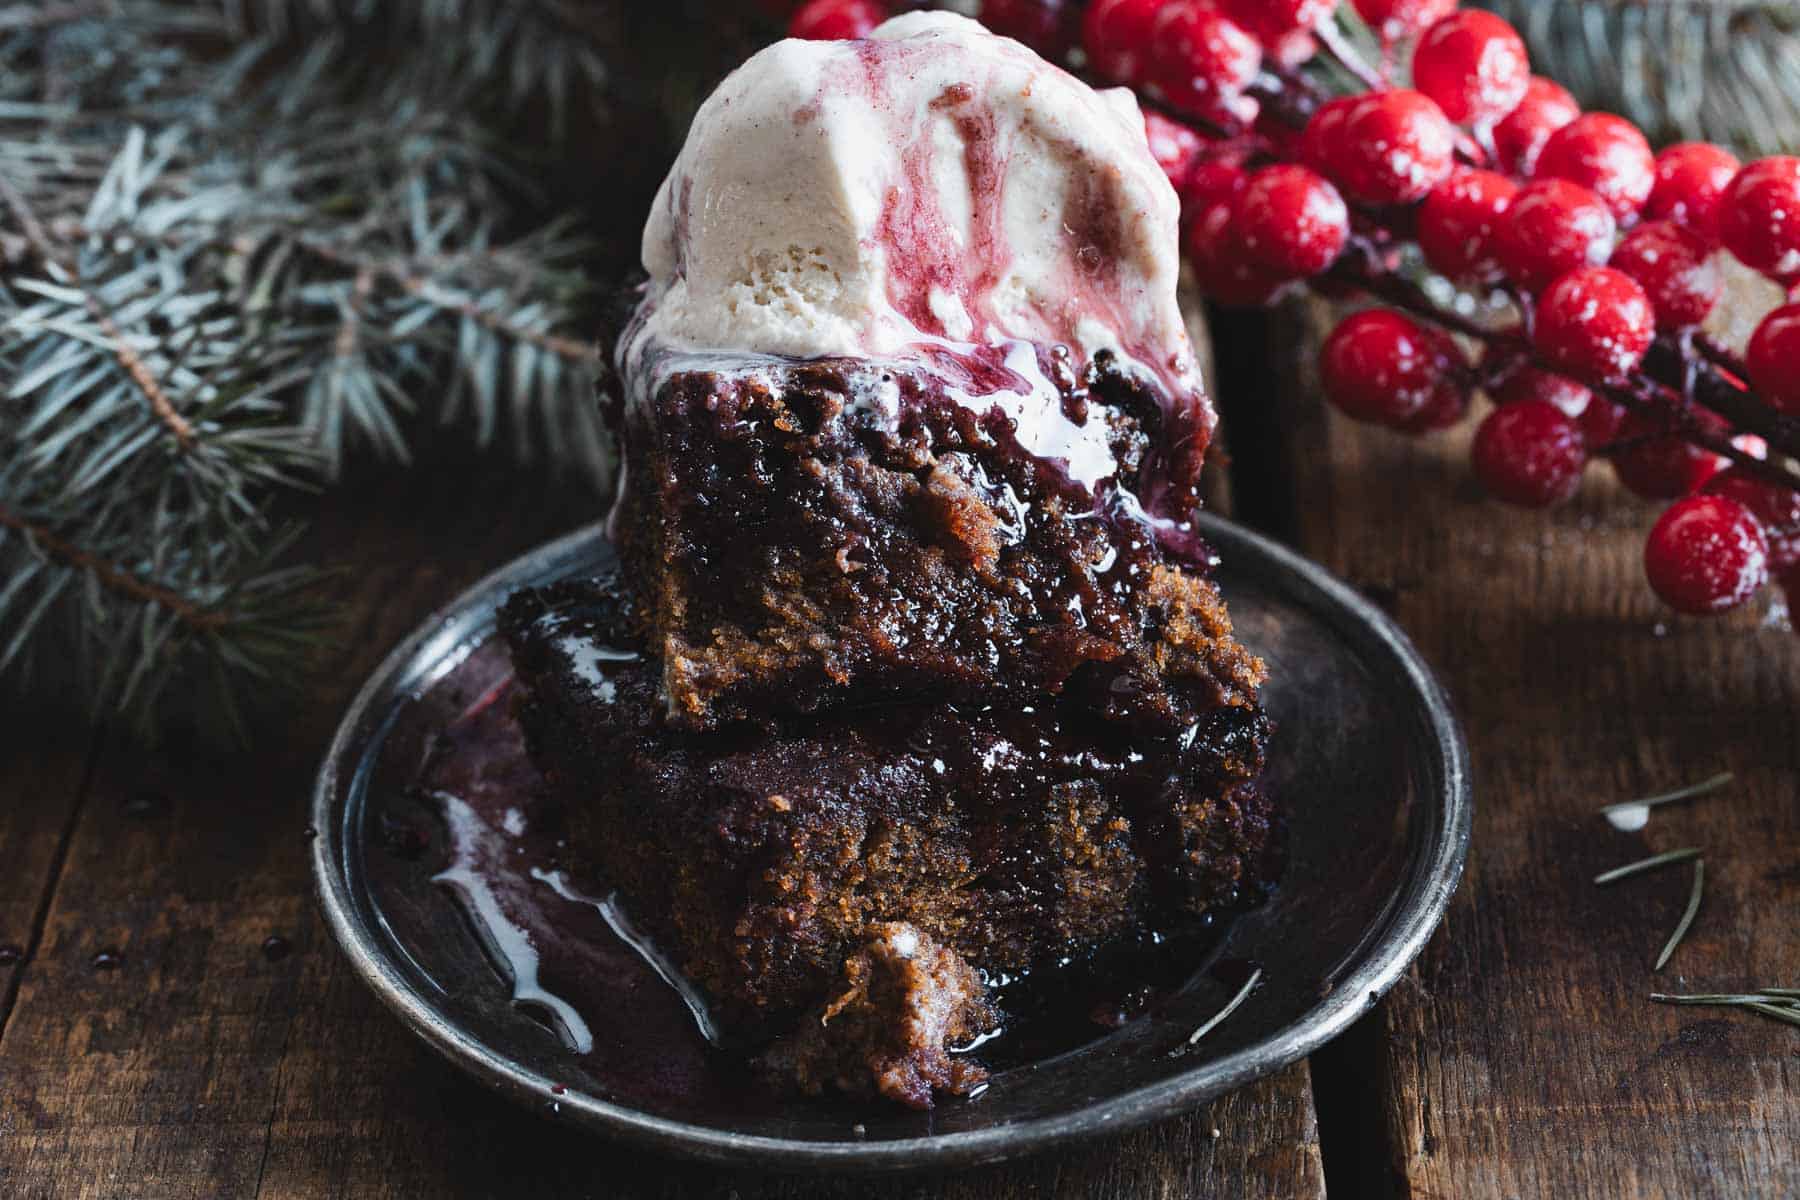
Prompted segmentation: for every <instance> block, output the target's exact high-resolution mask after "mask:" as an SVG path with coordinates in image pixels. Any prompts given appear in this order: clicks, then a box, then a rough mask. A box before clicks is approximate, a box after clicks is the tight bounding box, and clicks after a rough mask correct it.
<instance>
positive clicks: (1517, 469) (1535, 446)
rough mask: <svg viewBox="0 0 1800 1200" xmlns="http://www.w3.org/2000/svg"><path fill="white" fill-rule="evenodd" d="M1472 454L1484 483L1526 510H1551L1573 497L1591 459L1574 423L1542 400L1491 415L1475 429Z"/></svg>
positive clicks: (1505, 408)
mask: <svg viewBox="0 0 1800 1200" xmlns="http://www.w3.org/2000/svg"><path fill="white" fill-rule="evenodd" d="M1470 457H1471V460H1472V461H1473V463H1474V466H1475V477H1476V478H1477V479H1479V480H1481V486H1483V487H1484V488H1486V489H1487V490H1488V491H1489V492H1490V493H1492V494H1493V495H1494V496H1495V497H1496V498H1497V499H1500V500H1504V501H1506V503H1508V504H1517V505H1521V506H1523V507H1525V508H1548V507H1550V506H1551V505H1553V504H1561V503H1562V502H1563V501H1565V500H1567V499H1568V498H1569V497H1571V496H1573V495H1574V494H1575V492H1576V490H1577V489H1578V488H1580V487H1581V473H1582V471H1583V470H1585V469H1586V468H1587V458H1588V456H1587V444H1586V442H1585V441H1584V440H1583V438H1582V436H1581V430H1580V429H1579V428H1577V427H1576V425H1575V422H1574V421H1572V420H1570V419H1569V418H1568V416H1567V415H1566V414H1564V413H1563V412H1561V411H1560V410H1558V409H1557V408H1556V407H1555V406H1554V405H1551V404H1546V403H1545V402H1544V401H1542V400H1526V401H1524V402H1522V403H1519V404H1508V405H1505V406H1503V407H1501V408H1496V409H1495V410H1494V411H1493V412H1491V413H1489V414H1488V415H1487V418H1486V419H1485V420H1483V421H1482V422H1481V427H1480V428H1479V429H1477V430H1476V431H1475V444H1474V446H1473V447H1472V449H1471V451H1470Z"/></svg>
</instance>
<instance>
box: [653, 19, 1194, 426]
mask: <svg viewBox="0 0 1800 1200" xmlns="http://www.w3.org/2000/svg"><path fill="white" fill-rule="evenodd" d="M1178 216H1179V204H1178V202H1177V200H1176V197H1175V193H1174V189H1173V188H1172V187H1170V185H1169V182H1168V179H1167V178H1166V177H1165V175H1164V174H1163V172H1162V170H1161V168H1160V167H1159V166H1158V165H1157V163H1156V161H1155V160H1154V159H1153V158H1152V157H1151V155H1150V151H1149V147H1148V145H1147V143H1146V140H1145V135H1144V124H1143V118H1142V115H1141V114H1140V113H1139V111H1138V107H1137V103H1136V101H1135V100H1134V99H1133V97H1132V96H1131V94H1130V93H1129V92H1127V91H1125V90H1123V89H1118V90H1112V91H1103V92H1097V91H1095V90H1093V89H1092V88H1089V87H1088V86H1087V85H1086V84H1083V83H1082V82H1080V81H1079V80H1077V79H1075V78H1074V77H1073V76H1071V75H1069V74H1067V73H1066V72H1064V71H1062V70H1059V69H1058V68H1056V67H1054V66H1052V65H1051V64H1049V63H1047V62H1045V61H1044V60H1043V59H1041V58H1039V57H1038V56H1037V55H1036V54H1034V53H1032V52H1031V51H1030V50H1028V49H1026V48H1025V47H1024V46H1022V45H1020V44H1019V43H1017V42H1015V41H1012V40H1011V39H1009V38H1002V37H997V36H995V35H993V34H991V33H989V32H987V31H986V30H985V29H983V28H982V27H981V26H980V25H979V24H977V23H975V22H974V21H971V20H969V19H967V18H965V17H960V16H956V15H953V14H949V13H942V12H921V13H911V14H907V15H905V16H900V17H896V18H894V19H892V20H890V21H888V22H887V23H885V24H884V25H882V26H881V27H880V28H879V29H877V30H876V31H875V33H874V35H873V36H872V37H871V38H870V39H868V40H866V41H854V42H851V41H841V42H809V41H796V40H789V41H783V42H778V43H776V44H775V45H772V46H770V47H768V48H766V49H764V50H763V51H761V52H760V53H758V54H757V55H755V56H754V57H753V58H751V59H750V60H749V61H748V62H746V63H745V64H744V65H743V66H742V67H740V68H738V69H737V70H736V71H735V72H733V73H732V74H731V75H730V76H729V77H728V78H727V79H726V80H725V81H724V82H723V83H722V84H721V85H720V86H719V88H718V90H717V91H716V92H714V93H713V95H712V96H711V97H710V98H709V99H708V100H707V101H706V103H705V104H704V105H702V106H701V108H700V111H699V113H698V115H697V116H696V117H695V119H694V123H693V128H692V130H691V131H690V132H689V134H688V139H687V143H686V145H685V146H684V148H683V149H682V151H681V154H680V156H679V157H678V158H677V160H676V162H675V166H674V169H673V170H672V171H671V172H670V173H669V176H668V178H667V179H666V180H665V181H664V182H663V185H662V189H661V191H660V193H659V194H658V197H657V200H656V203H655V206H654V208H653V209H652V212H651V216H650V220H649V222H648V225H647V226H646V228H645V230H644V243H643V257H644V266H645V268H646V269H647V270H648V272H649V274H650V277H651V278H650V284H649V287H648V290H647V294H646V300H645V304H644V306H643V309H642V311H641V314H640V320H639V324H638V327H637V329H636V330H635V332H634V335H633V345H634V346H642V345H645V344H656V345H658V346H661V347H665V348H668V349H671V350H723V351H737V352H746V353H753V354H768V355H786V356H796V357H816V356H826V355H849V356H862V357H894V356H904V355H905V353H906V351H907V349H908V348H909V347H913V346H917V345H920V344H922V343H933V342H936V343H944V342H950V343H961V344H970V343H973V344H979V345H993V344H997V343H1001V342H1005V341H1011V340H1021V341H1031V342H1038V343H1060V344H1063V345H1067V346H1069V347H1070V348H1071V349H1073V350H1076V351H1078V352H1081V353H1083V354H1085V355H1092V354H1093V353H1094V352H1096V351H1098V350H1100V349H1102V348H1110V349H1112V350H1114V351H1115V352H1118V353H1121V354H1123V355H1124V356H1126V357H1127V358H1128V359H1129V360H1131V361H1134V362H1136V363H1138V364H1139V365H1141V366H1142V367H1144V368H1145V369H1148V370H1150V371H1153V372H1155V373H1156V374H1157V375H1158V376H1160V377H1162V378H1163V379H1164V380H1165V382H1167V383H1168V384H1170V385H1173V387H1174V389H1175V390H1177V391H1185V392H1192V393H1194V394H1196V395H1197V394H1198V393H1199V388H1200V385H1199V380H1198V378H1197V376H1196V375H1195V374H1194V365H1193V358H1192V351H1191V347H1190V345H1189V343H1188V338H1187V333H1186V329H1185V327H1184V326H1183V323H1182V319H1181V314H1180V311H1179V309H1178V307H1177V303H1176V280H1177V274H1178V270H1179V267H1178V255H1177V236H1178V235H1177V224H1178ZM627 349H628V352H629V350H630V347H628V348H627Z"/></svg>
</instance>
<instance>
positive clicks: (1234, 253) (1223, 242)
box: [1185, 204, 1288, 308]
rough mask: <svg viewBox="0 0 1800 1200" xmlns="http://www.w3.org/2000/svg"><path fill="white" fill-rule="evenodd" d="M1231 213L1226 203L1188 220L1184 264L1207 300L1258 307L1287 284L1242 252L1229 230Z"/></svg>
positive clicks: (1234, 306) (1239, 240)
mask: <svg viewBox="0 0 1800 1200" xmlns="http://www.w3.org/2000/svg"><path fill="white" fill-rule="evenodd" d="M1232 212H1233V206H1231V205H1229V204H1215V205H1212V206H1211V207H1209V208H1207V209H1205V210H1203V211H1199V212H1197V213H1195V215H1194V216H1193V217H1192V218H1190V219H1189V221H1188V224H1187V237H1186V239H1185V240H1186V244H1187V252H1188V262H1189V263H1190V264H1191V265H1192V266H1193V268H1194V279H1195V282H1196V283H1198V284H1199V286H1200V291H1201V292H1202V293H1203V294H1204V295H1205V296H1206V298H1207V299H1209V300H1211V301H1213V302H1214V303H1215V304H1222V305H1224V306H1225V307H1226V308H1259V307H1261V306H1262V305H1265V304H1267V303H1269V301H1271V300H1273V299H1274V298H1275V296H1276V294H1277V293H1278V292H1280V291H1281V289H1282V286H1283V285H1284V284H1286V283H1287V282H1288V281H1287V280H1285V279H1282V278H1281V277H1280V276H1278V275H1274V274H1271V273H1270V272H1268V271H1266V270H1265V269H1263V267H1262V266H1261V265H1260V264H1258V263H1256V262H1253V261H1252V260H1251V258H1250V256H1249V255H1248V254H1247V253H1245V250H1244V240H1243V239H1242V238H1241V237H1239V236H1237V233H1236V232H1235V231H1234V230H1233V229H1232V220H1231V218H1232Z"/></svg>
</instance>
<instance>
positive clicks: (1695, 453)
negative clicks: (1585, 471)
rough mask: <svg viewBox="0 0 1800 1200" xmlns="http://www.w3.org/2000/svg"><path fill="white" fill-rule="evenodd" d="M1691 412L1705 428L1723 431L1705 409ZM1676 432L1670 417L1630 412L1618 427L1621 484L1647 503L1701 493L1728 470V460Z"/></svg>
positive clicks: (1615, 462) (1615, 466) (1617, 466)
mask: <svg viewBox="0 0 1800 1200" xmlns="http://www.w3.org/2000/svg"><path fill="white" fill-rule="evenodd" d="M1691 411H1692V412H1693V414H1694V416H1695V417H1696V418H1698V419H1699V420H1700V422H1701V424H1702V425H1705V426H1706V427H1708V428H1710V429H1713V430H1715V431H1717V430H1719V429H1721V428H1723V425H1724V423H1723V422H1722V421H1720V420H1719V419H1718V418H1717V417H1714V416H1713V415H1712V414H1710V413H1708V412H1706V411H1705V410H1703V409H1693V410H1691ZM1674 430H1675V425H1674V423H1673V422H1672V421H1670V420H1669V419H1668V418H1666V417H1655V416H1650V415H1647V414H1645V413H1641V412H1630V413H1627V414H1626V415H1625V419H1624V421H1622V422H1621V423H1620V425H1619V428H1618V433H1617V437H1618V439H1619V442H1620V446H1619V449H1618V451H1617V452H1616V453H1615V454H1614V455H1613V456H1612V465H1613V470H1614V471H1615V472H1616V473H1617V474H1618V476H1619V482H1621V483H1623V484H1624V485H1625V486H1626V487H1628V488H1630V489H1631V490H1632V491H1634V492H1636V493H1637V494H1638V495H1640V496H1642V497H1644V498H1645V499H1647V500H1673V499H1675V498H1676V497H1677V496H1686V495H1690V494H1692V493H1693V492H1695V491H1698V490H1699V489H1700V487H1701V486H1702V485H1704V484H1705V483H1706V481H1707V480H1709V479H1711V478H1712V477H1713V476H1714V475H1717V474H1718V473H1719V472H1720V471H1722V470H1724V468H1725V465H1726V463H1725V459H1723V458H1721V457H1719V456H1718V455H1717V454H1714V453H1713V452H1712V451H1711V450H1707V449H1705V448H1704V447H1701V446H1696V445H1694V444H1693V443H1692V442H1690V441H1688V440H1687V439H1686V438H1684V437H1682V436H1681V435H1680V434H1679V433H1676V432H1674Z"/></svg>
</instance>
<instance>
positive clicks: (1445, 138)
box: [1301, 90, 1456, 205]
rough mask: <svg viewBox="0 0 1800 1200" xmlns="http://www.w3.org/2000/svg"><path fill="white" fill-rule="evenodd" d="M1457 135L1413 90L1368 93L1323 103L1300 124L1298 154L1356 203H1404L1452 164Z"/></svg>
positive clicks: (1440, 179)
mask: <svg viewBox="0 0 1800 1200" xmlns="http://www.w3.org/2000/svg"><path fill="white" fill-rule="evenodd" d="M1455 151H1456V135H1455V131H1454V130H1453V129H1452V127H1451V125H1450V122H1449V121H1448V120H1447V119H1445V117H1444V114H1443V111H1442V110H1441V109H1439V108H1438V106H1437V104H1436V103H1435V102H1433V101H1432V100H1431V99H1430V98H1429V97H1427V96H1422V95H1420V94H1419V93H1418V92H1410V91H1404V90H1401V91H1392V92H1369V93H1365V94H1363V95H1360V96H1345V97H1341V98H1340V99H1338V100H1334V101H1331V102H1330V103H1327V104H1325V105H1323V106H1322V107H1321V108H1320V109H1319V111H1318V112H1316V113H1314V114H1313V117H1312V119H1311V120H1310V121H1309V122H1308V123H1307V128H1306V132H1305V134H1304V135H1303V137H1302V139H1301V153H1302V155H1303V156H1304V157H1305V158H1306V160H1307V161H1308V162H1309V163H1310V164H1311V165H1312V166H1314V167H1316V168H1318V169H1319V170H1320V171H1322V172H1323V173H1324V174H1325V175H1326V176H1327V177H1328V178H1329V179H1330V180H1331V181H1332V182H1333V183H1335V184H1337V186H1338V188H1339V189H1340V190H1341V191H1342V192H1343V193H1344V195H1345V196H1346V197H1347V198H1348V199H1350V200H1354V201H1357V202H1359V203H1362V204H1374V205H1391V204H1411V203H1412V202H1413V201H1415V200H1419V199H1421V198H1423V197H1424V196H1425V194H1426V193H1427V192H1429V191H1430V190H1431V189H1432V188H1434V187H1436V186H1437V185H1438V184H1440V183H1442V182H1443V181H1444V180H1445V179H1447V178H1448V177H1449V175H1450V172H1451V170H1452V169H1453V167H1454V166H1455Z"/></svg>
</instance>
